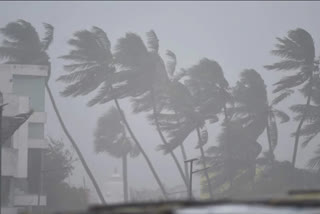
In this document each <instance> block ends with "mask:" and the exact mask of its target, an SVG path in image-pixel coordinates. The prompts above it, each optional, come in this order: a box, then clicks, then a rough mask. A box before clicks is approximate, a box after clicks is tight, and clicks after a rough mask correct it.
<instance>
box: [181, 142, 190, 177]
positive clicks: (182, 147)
mask: <svg viewBox="0 0 320 214" xmlns="http://www.w3.org/2000/svg"><path fill="white" fill-rule="evenodd" d="M180 149H181V154H182V157H183V161H186V160H187V159H188V158H187V153H186V150H185V149H184V145H183V143H182V144H181V145H180ZM184 172H185V177H186V179H187V180H189V169H188V165H187V164H184Z"/></svg>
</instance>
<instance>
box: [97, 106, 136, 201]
mask: <svg viewBox="0 0 320 214" xmlns="http://www.w3.org/2000/svg"><path fill="white" fill-rule="evenodd" d="M94 137H95V140H94V144H95V151H96V152H97V153H100V152H107V153H108V154H109V155H111V156H113V157H115V158H121V159H122V176H123V193H124V194H123V195H124V201H125V202H128V197H129V192H128V160H127V158H128V155H130V156H131V157H136V156H138V155H139V148H138V147H137V146H136V145H135V144H134V143H133V142H132V140H131V139H130V138H129V137H128V136H127V133H126V130H125V126H124V125H123V122H122V119H121V116H120V113H119V111H118V110H117V109H115V108H114V107H112V108H111V109H109V110H108V112H107V113H105V114H104V115H102V116H101V117H100V118H99V120H98V122H97V127H96V130H95V133H94Z"/></svg>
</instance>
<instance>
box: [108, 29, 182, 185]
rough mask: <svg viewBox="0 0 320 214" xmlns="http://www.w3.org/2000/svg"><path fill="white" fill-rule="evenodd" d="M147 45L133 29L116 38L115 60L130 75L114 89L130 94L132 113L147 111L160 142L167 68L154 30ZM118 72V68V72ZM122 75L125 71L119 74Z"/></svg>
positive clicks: (162, 136) (178, 166) (125, 94)
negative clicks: (160, 121)
mask: <svg viewBox="0 0 320 214" xmlns="http://www.w3.org/2000/svg"><path fill="white" fill-rule="evenodd" d="M147 37H148V48H147V47H146V45H145V44H144V42H143V41H142V39H141V38H140V37H139V36H137V35H136V34H133V33H127V34H126V36H125V37H124V38H120V39H119V40H118V44H117V46H116V52H115V54H114V56H115V61H116V62H117V63H118V64H119V65H121V66H122V67H124V68H126V69H128V70H129V72H130V73H131V75H132V76H129V75H128V76H127V77H128V78H127V79H126V80H123V82H125V84H122V85H120V86H119V88H118V89H116V90H115V91H117V92H116V94H117V95H119V94H123V95H121V96H123V97H133V99H132V103H133V108H134V113H140V112H149V111H152V114H153V116H154V119H155V126H156V129H157V131H158V134H159V136H160V138H161V140H162V143H163V144H164V145H167V144H168V142H167V140H166V138H165V136H164V134H163V133H162V130H161V128H160V125H159V122H158V115H159V113H160V112H161V110H162V108H163V102H162V100H163V98H162V96H163V94H164V93H165V91H166V87H167V86H168V84H169V83H170V81H169V78H168V75H167V71H166V68H165V65H164V62H163V60H162V58H161V57H160V55H159V53H158V51H159V40H158V38H157V36H156V34H155V33H154V31H152V30H151V31H150V32H148V33H147ZM119 73H121V71H120V72H119ZM123 75H125V74H123ZM169 153H170V155H171V157H172V158H173V160H174V162H175V164H176V166H177V168H178V172H179V174H180V176H181V178H182V180H183V181H184V183H185V185H186V186H187V179H186V177H185V175H184V173H183V170H182V167H181V165H180V163H179V161H178V159H177V157H176V156H175V154H174V152H173V151H170V152H169Z"/></svg>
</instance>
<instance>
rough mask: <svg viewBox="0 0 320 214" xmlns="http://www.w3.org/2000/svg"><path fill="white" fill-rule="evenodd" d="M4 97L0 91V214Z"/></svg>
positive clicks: (0, 201) (0, 203)
mask: <svg viewBox="0 0 320 214" xmlns="http://www.w3.org/2000/svg"><path fill="white" fill-rule="evenodd" d="M3 106H4V105H3V95H2V93H1V91H0V214H1V208H2V188H1V187H2V109H3Z"/></svg>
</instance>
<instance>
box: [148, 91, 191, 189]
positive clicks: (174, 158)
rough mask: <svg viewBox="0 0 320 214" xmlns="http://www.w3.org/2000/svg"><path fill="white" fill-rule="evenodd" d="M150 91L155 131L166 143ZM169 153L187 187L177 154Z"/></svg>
mask: <svg viewBox="0 0 320 214" xmlns="http://www.w3.org/2000/svg"><path fill="white" fill-rule="evenodd" d="M151 93H152V94H151V96H152V108H153V116H154V119H155V124H156V127H157V131H158V133H159V136H160V138H161V140H162V143H163V144H165V145H167V144H168V142H167V140H166V139H165V137H164V135H163V133H162V131H161V128H160V125H159V121H158V113H157V109H156V101H155V97H154V92H153V91H152V92H151ZM170 155H171V157H172V158H173V160H174V162H175V164H176V166H177V168H178V171H179V173H180V176H181V178H182V180H183V182H184V184H185V185H186V188H188V181H187V179H186V177H185V175H184V173H183V170H182V167H181V165H180V163H179V161H178V158H177V156H176V155H175V154H174V152H173V151H170Z"/></svg>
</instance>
